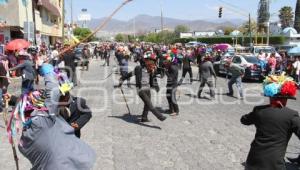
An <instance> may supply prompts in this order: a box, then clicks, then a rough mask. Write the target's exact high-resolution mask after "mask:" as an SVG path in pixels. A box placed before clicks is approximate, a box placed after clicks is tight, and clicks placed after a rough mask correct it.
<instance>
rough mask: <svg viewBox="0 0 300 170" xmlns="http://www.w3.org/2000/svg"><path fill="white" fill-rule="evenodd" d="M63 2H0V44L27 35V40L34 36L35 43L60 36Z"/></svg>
mask: <svg viewBox="0 0 300 170" xmlns="http://www.w3.org/2000/svg"><path fill="white" fill-rule="evenodd" d="M26 2H27V3H26ZM63 4H64V1H63V0H26V1H25V0H9V1H6V3H4V4H1V5H0V22H2V23H5V24H2V26H0V44H1V43H7V42H9V41H10V40H12V39H16V38H24V39H28V37H29V41H33V40H34V36H36V37H37V38H36V40H37V44H39V43H40V42H42V41H44V42H46V43H54V42H55V40H57V39H60V38H62V34H63V25H64V24H63V19H62V17H63V16H62V15H63ZM33 16H34V17H35V24H34V22H33V20H34V17H33ZM28 23H29V24H28ZM28 25H29V26H28ZM34 25H35V28H36V32H35V33H36V35H34ZM28 30H29V31H28ZM28 33H29V36H28Z"/></svg>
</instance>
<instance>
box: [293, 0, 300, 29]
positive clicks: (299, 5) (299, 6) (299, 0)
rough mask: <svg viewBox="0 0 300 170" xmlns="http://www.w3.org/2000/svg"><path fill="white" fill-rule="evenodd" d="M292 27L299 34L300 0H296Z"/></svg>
mask: <svg viewBox="0 0 300 170" xmlns="http://www.w3.org/2000/svg"><path fill="white" fill-rule="evenodd" d="M294 27H295V29H296V30H297V31H298V32H299V33H300V0H297V4H296V11H295V24H294Z"/></svg>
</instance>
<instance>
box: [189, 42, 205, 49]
mask: <svg viewBox="0 0 300 170" xmlns="http://www.w3.org/2000/svg"><path fill="white" fill-rule="evenodd" d="M197 46H207V44H204V43H201V42H197V41H191V42H188V43H186V44H185V47H187V48H188V47H197Z"/></svg>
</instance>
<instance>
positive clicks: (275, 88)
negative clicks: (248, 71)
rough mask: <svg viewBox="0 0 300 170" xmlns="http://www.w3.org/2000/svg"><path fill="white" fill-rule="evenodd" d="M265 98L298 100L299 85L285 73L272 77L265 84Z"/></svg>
mask: <svg viewBox="0 0 300 170" xmlns="http://www.w3.org/2000/svg"><path fill="white" fill-rule="evenodd" d="M263 91H264V96H267V97H272V98H287V99H293V100H296V95H297V84H296V82H295V81H294V80H293V78H291V77H288V76H286V75H285V73H282V74H281V75H280V76H276V75H271V76H268V77H266V79H265V80H264V82H263Z"/></svg>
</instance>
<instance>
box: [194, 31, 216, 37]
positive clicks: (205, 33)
mask: <svg viewBox="0 0 300 170" xmlns="http://www.w3.org/2000/svg"><path fill="white" fill-rule="evenodd" d="M194 35H195V37H213V36H215V35H216V32H212V31H196V32H195V33H194Z"/></svg>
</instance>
